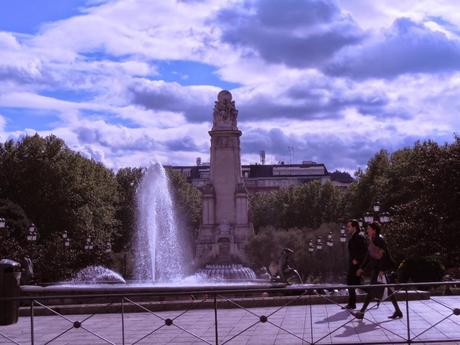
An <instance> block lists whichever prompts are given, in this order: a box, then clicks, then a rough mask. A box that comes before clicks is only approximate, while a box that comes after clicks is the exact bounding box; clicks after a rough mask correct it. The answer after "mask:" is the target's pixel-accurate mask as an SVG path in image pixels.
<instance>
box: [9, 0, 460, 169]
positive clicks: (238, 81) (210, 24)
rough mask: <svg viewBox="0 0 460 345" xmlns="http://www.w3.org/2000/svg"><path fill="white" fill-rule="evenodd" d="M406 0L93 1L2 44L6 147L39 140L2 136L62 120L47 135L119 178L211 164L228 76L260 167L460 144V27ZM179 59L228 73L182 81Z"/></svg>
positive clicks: (245, 146) (443, 8)
mask: <svg viewBox="0 0 460 345" xmlns="http://www.w3.org/2000/svg"><path fill="white" fill-rule="evenodd" d="M407 1H408V3H409V4H410V6H409V5H406V2H404V4H402V3H401V2H400V1H397V0H388V1H385V3H383V2H369V1H361V0H356V1H353V2H350V1H345V0H336V1H332V0H331V1H329V0H302V1H301V0H286V1H274V0H264V1H262V0H241V1H240V0H236V1H221V0H204V1H195V0H186V1H185V0H184V1H175V0H171V1H150V2H149V1H147V2H146V1H140V0H133V1H105V0H104V1H100V0H92V1H91V2H90V3H89V4H90V5H91V7H89V8H86V9H82V11H80V14H79V15H77V16H74V17H71V18H68V19H65V20H61V21H56V22H52V23H48V24H46V25H42V26H41V29H40V31H39V32H38V33H37V34H36V35H19V34H17V33H14V34H13V33H8V32H0V113H1V114H2V117H0V135H2V138H8V137H15V138H17V137H20V135H23V134H24V133H28V132H30V133H32V132H33V131H35V130H39V129H38V128H31V129H26V128H29V127H33V126H32V125H25V126H24V129H22V130H21V129H20V130H17V131H15V132H8V133H7V132H5V128H7V127H6V125H5V123H7V124H10V123H13V122H14V120H15V119H14V116H16V114H20V111H21V109H24V110H25V111H27V112H29V113H30V116H33V115H34V114H39V113H52V114H53V121H55V122H53V123H48V124H47V125H46V126H44V127H43V128H46V129H47V130H46V131H44V130H41V131H40V130H39V132H40V134H42V135H46V134H50V133H54V134H56V135H58V136H60V137H62V138H64V139H65V140H66V142H67V143H68V144H69V146H70V147H71V148H72V149H75V150H78V151H80V152H82V153H84V154H85V155H87V156H88V157H92V158H95V159H97V160H100V161H102V162H103V163H104V164H106V165H107V166H109V167H112V168H116V167H121V166H139V165H145V164H147V163H146V162H149V161H150V160H151V159H153V157H156V158H157V159H159V160H160V161H162V162H164V163H168V164H193V162H194V161H195V157H197V156H201V157H202V158H203V160H207V159H208V158H207V157H208V153H209V136H208V134H207V132H208V130H209V129H210V127H211V121H212V111H213V106H214V102H215V100H216V96H217V93H218V92H219V91H220V90H221V87H222V85H223V83H219V78H216V75H217V76H218V77H220V79H221V80H225V81H229V82H232V83H233V84H234V85H238V86H237V87H236V86H235V87H234V88H233V89H232V90H231V91H232V93H233V96H234V99H235V101H236V107H237V109H238V110H239V115H238V124H239V127H240V128H241V129H242V131H243V136H242V139H241V140H242V160H243V161H245V162H248V163H249V162H254V157H257V155H258V152H259V151H260V150H265V151H266V152H267V155H268V156H269V157H276V160H284V161H287V160H288V154H289V153H288V149H287V147H288V146H290V147H294V149H295V152H294V158H295V161H301V160H316V161H318V162H325V163H326V164H327V166H328V168H329V169H332V170H333V169H335V168H346V169H347V170H353V169H355V168H356V167H357V165H361V166H362V165H364V164H365V163H366V161H367V159H368V158H369V157H370V156H372V155H373V154H374V153H375V152H376V151H377V150H379V149H380V148H382V147H384V148H387V149H390V150H392V149H397V148H399V147H401V146H405V145H411V144H412V143H413V141H415V140H416V139H424V138H433V139H435V140H440V141H446V140H450V139H451V138H452V134H453V133H454V132H458V129H459V128H460V116H458V110H459V109H460V103H459V102H460V100H459V98H458V89H459V87H460V73H459V72H456V71H457V70H458V65H459V62H458V61H460V59H459V48H458V40H459V38H458V37H459V34H458V32H459V30H458V28H459V27H460V26H459V23H460V15H458V14H455V13H454V11H453V10H452V9H453V8H454V7H455V6H453V5H452V4H451V5H450V7H449V6H447V5H446V4H444V3H443V4H442V5H439V6H432V5H430V4H431V2H430V0H407ZM351 3H353V4H351ZM431 8H432V10H431ZM363 9H364V10H363ZM346 10H347V11H346ZM369 13H371V14H372V18H367V16H369ZM379 15H380V17H379ZM403 16H405V17H407V18H406V19H402V17H403ZM132 18H136V20H133V19H132ZM398 18H399V19H398ZM389 19H391V21H390V20H389ZM395 19H396V21H395ZM393 22H394V23H393ZM363 23H364V24H363ZM361 27H364V28H365V30H363V29H361ZM171 61H174V66H175V67H178V66H179V67H184V66H185V65H181V64H182V63H183V62H186V63H187V64H188V67H190V66H193V64H196V65H198V64H199V65H200V66H201V67H203V68H202V69H201V70H200V73H201V71H202V72H203V73H202V74H205V73H214V71H217V72H216V74H215V75H214V74H213V77H214V78H213V79H212V80H211V78H206V76H204V77H203V78H201V79H200V82H199V83H195V84H194V85H192V86H191V85H184V84H185V82H184V80H182V79H180V78H179V77H175V76H174V75H173V73H172V72H173V71H171V70H167V71H166V72H170V73H169V75H168V76H166V74H168V73H165V74H162V73H163V72H164V68H166V69H168V68H169V67H168V66H169V65H170V62H171ZM197 62H198V64H197ZM191 68H194V67H191ZM194 71H196V69H195V70H194ZM179 72H180V73H183V74H187V73H186V68H183V69H179ZM200 77H201V75H200ZM191 78H193V76H192V77H191ZM203 80H204V81H203ZM187 83H188V84H190V81H187ZM227 85H228V84H227ZM230 85H232V84H230ZM231 87H233V86H231ZM11 109H13V111H10V110H11ZM43 118H45V117H43ZM48 118H50V117H48ZM56 119H57V120H56ZM273 159H275V158H273Z"/></svg>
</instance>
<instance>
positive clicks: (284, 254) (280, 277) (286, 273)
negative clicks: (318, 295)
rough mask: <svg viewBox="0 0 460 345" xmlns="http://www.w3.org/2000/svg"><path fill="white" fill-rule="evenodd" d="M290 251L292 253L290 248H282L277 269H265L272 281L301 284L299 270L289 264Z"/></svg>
mask: <svg viewBox="0 0 460 345" xmlns="http://www.w3.org/2000/svg"><path fill="white" fill-rule="evenodd" d="M292 253H294V251H293V250H292V249H290V248H284V249H283V250H282V251H281V255H280V257H279V259H278V265H277V266H278V267H277V271H276V272H272V271H271V270H270V269H267V272H268V273H269V274H270V279H271V281H272V282H277V283H287V284H289V285H292V284H302V278H301V277H300V274H299V272H298V271H297V270H296V269H295V268H293V267H291V266H290V265H289V258H290V256H291V255H292Z"/></svg>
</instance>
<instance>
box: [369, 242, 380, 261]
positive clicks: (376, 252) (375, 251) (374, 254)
mask: <svg viewBox="0 0 460 345" xmlns="http://www.w3.org/2000/svg"><path fill="white" fill-rule="evenodd" d="M367 250H368V252H369V255H370V257H371V258H373V259H375V260H380V259H381V258H382V257H383V250H382V249H381V248H379V247H377V246H376V245H375V244H374V242H372V241H369V245H368V246H367Z"/></svg>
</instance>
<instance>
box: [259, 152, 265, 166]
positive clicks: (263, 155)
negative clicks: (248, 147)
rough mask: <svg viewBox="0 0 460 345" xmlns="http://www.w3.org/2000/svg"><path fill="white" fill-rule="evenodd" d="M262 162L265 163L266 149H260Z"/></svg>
mask: <svg viewBox="0 0 460 345" xmlns="http://www.w3.org/2000/svg"><path fill="white" fill-rule="evenodd" d="M260 164H262V165H265V151H264V150H262V151H260Z"/></svg>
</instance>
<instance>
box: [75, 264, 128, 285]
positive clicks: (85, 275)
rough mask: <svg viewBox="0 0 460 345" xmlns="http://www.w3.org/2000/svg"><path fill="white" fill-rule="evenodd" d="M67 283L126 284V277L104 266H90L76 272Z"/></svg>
mask: <svg viewBox="0 0 460 345" xmlns="http://www.w3.org/2000/svg"><path fill="white" fill-rule="evenodd" d="M67 283H71V284H73V283H76V284H81V283H86V284H88V283H89V284H125V283H126V281H125V280H124V278H123V277H122V276H121V275H120V274H118V273H117V272H114V271H112V270H110V269H108V268H107V267H104V266H99V265H97V266H88V267H86V268H84V269H82V270H81V271H80V272H78V273H77V274H75V275H74V276H73V277H72V279H71V280H70V281H69V282H67Z"/></svg>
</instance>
